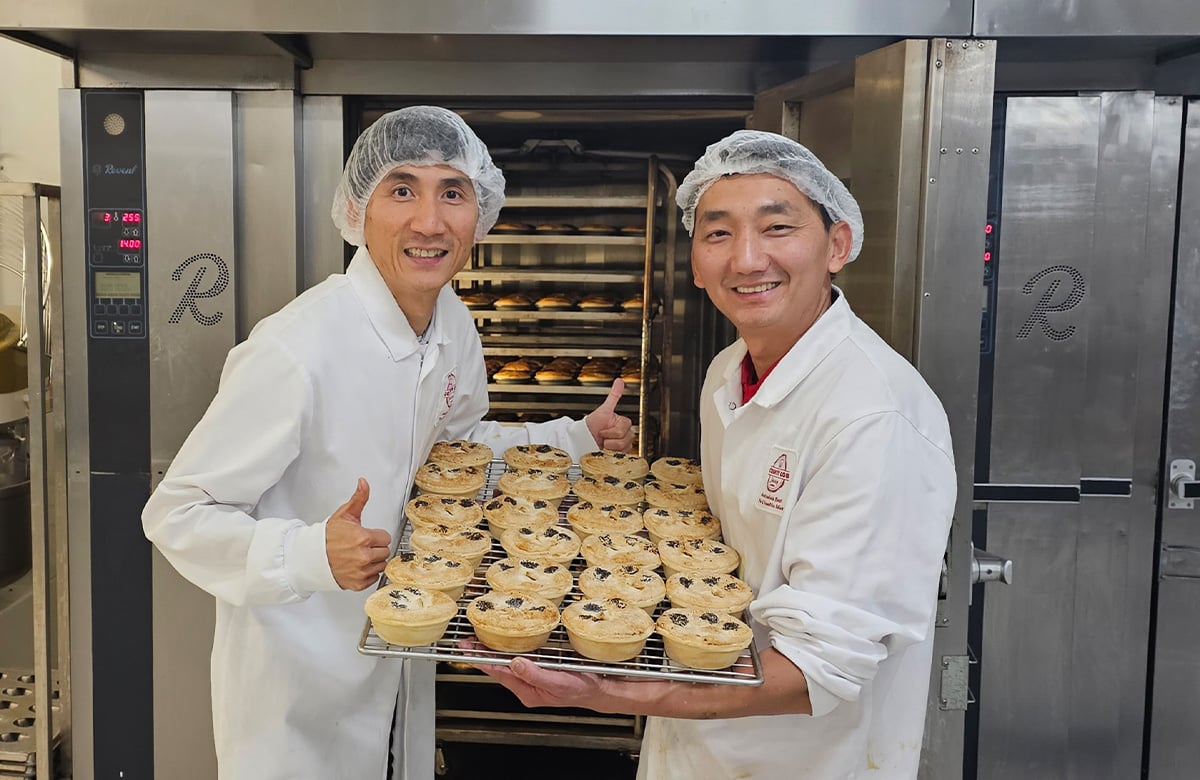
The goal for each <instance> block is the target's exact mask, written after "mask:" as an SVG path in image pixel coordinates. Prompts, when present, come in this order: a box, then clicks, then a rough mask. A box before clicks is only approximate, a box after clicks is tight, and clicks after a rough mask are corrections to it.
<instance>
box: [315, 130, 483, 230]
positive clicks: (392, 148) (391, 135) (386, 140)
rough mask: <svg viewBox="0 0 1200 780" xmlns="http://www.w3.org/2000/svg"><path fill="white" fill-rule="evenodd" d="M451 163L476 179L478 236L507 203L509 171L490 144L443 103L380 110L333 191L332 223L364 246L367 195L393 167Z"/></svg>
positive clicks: (354, 149)
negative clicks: (498, 164) (491, 151)
mask: <svg viewBox="0 0 1200 780" xmlns="http://www.w3.org/2000/svg"><path fill="white" fill-rule="evenodd" d="M401 165H415V166H424V165H448V166H450V167H451V168H453V169H455V170H456V171H459V172H461V173H462V174H463V175H465V176H467V177H468V178H469V179H470V180H471V184H473V185H474V187H475V200H476V201H477V202H478V204H479V221H478V222H477V223H476V225H475V240H476V241H478V240H479V239H481V238H483V237H484V236H485V235H487V232H488V231H489V230H491V229H492V226H493V225H495V224H496V218H497V217H498V216H499V215H500V207H501V206H503V205H504V174H503V173H501V172H500V169H499V168H497V167H496V166H495V165H494V164H493V163H492V157H491V155H489V154H488V150H487V146H485V145H484V143H483V141H481V140H479V136H477V135H475V132H474V131H473V130H471V128H470V127H467V123H466V122H464V121H463V120H462V117H460V116H459V115H458V114H456V113H454V112H453V111H449V110H447V109H445V108H440V107H438V106H410V107H409V108H402V109H400V110H398V111H392V112H390V113H387V114H384V115H383V116H381V117H380V118H379V119H378V120H376V122H375V123H374V124H372V125H371V126H370V127H368V128H367V129H366V132H364V133H363V134H362V135H360V136H359V137H358V140H357V141H355V142H354V148H353V149H351V150H350V157H349V159H347V160H346V168H345V170H343V171H342V180H341V181H340V182H338V186H337V190H336V191H335V192H334V193H333V210H332V214H333V224H335V225H337V227H338V230H340V231H341V233H342V238H344V239H346V242H347V243H349V244H353V245H354V246H362V245H363V243H364V241H365V239H364V238H363V217H364V215H365V214H366V212H367V201H369V200H370V199H371V193H373V192H374V191H375V188H376V187H377V186H379V182H381V181H383V177H384V176H386V175H387V174H388V173H389V172H390V171H391V170H392V169H393V168H396V167H397V166H401Z"/></svg>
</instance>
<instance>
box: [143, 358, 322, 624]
mask: <svg viewBox="0 0 1200 780" xmlns="http://www.w3.org/2000/svg"><path fill="white" fill-rule="evenodd" d="M312 402H313V401H312V388H311V386H310V384H309V380H308V377H307V375H306V374H305V372H304V370H303V368H302V367H301V366H300V365H299V363H298V362H297V361H296V360H295V359H294V358H293V357H292V356H291V355H289V354H288V353H287V351H286V350H285V348H284V347H283V346H282V345H281V344H279V343H277V342H276V341H275V340H273V339H271V338H269V337H265V336H260V337H258V338H255V337H254V336H251V338H250V340H249V341H247V342H245V343H243V344H241V345H239V346H237V347H235V348H234V349H233V350H232V351H231V352H230V353H229V357H228V358H227V360H226V362H225V369H224V371H223V372H222V375H221V383H220V389H219V390H218V391H217V395H216V397H215V398H214V399H213V401H212V404H211V405H210V406H209V407H208V411H206V412H205V414H204V417H203V418H201V420H200V422H199V423H198V424H197V425H196V427H195V428H194V429H193V430H192V432H191V434H190V435H189V436H188V438H187V440H186V441H185V442H184V444H183V446H182V447H181V448H180V450H179V453H178V454H177V455H176V456H175V459H174V461H173V462H172V463H171V467H170V469H168V471H167V474H166V476H165V477H164V478H163V481H162V482H161V483H160V484H159V486H158V487H157V488H156V489H155V491H154V493H153V494H152V495H151V496H150V500H149V502H148V503H147V504H146V507H145V509H144V510H143V511H142V527H143V529H144V531H145V534H146V538H148V539H149V540H150V541H151V542H153V543H154V545H155V546H156V547H157V548H158V549H159V550H160V551H161V552H162V554H163V555H164V556H165V557H166V558H167V560H168V561H170V563H171V565H172V566H174V567H175V568H176V569H177V570H178V571H179V573H180V574H182V575H183V576H184V577H185V578H187V579H188V580H189V581H191V582H192V583H194V584H195V585H197V586H199V587H200V588H203V589H204V590H205V591H207V592H209V593H211V594H212V595H213V596H215V597H217V598H219V599H221V600H223V601H227V602H229V603H231V604H237V605H241V604H286V603H289V602H294V601H300V600H302V599H305V598H307V597H308V596H309V595H310V594H311V593H312V592H314V591H318V590H338V585H337V583H336V581H334V579H333V574H332V572H331V571H330V568H329V561H328V558H327V556H326V552H325V522H324V519H320V518H310V521H311V522H305V520H302V519H300V518H294V517H256V516H254V514H252V513H253V512H254V511H255V507H256V506H257V505H258V503H259V499H260V498H261V497H262V496H263V494H264V493H266V492H267V491H268V490H270V489H271V488H272V487H273V486H274V485H275V484H276V483H277V482H279V480H280V478H281V477H282V476H283V474H284V472H285V471H286V470H287V468H288V466H289V465H290V464H291V463H292V462H293V461H294V460H295V459H296V457H297V455H298V454H299V453H300V448H301V446H302V441H303V437H304V430H305V428H306V427H307V425H308V423H309V420H310V419H311V417H312Z"/></svg>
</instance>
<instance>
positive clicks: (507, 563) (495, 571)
mask: <svg viewBox="0 0 1200 780" xmlns="http://www.w3.org/2000/svg"><path fill="white" fill-rule="evenodd" d="M484 577H485V578H486V579H487V584H488V585H489V586H491V588H492V589H493V590H506V591H515V592H517V593H532V594H533V595H535V596H541V597H542V598H544V599H546V600H547V601H549V602H550V603H551V604H553V605H554V606H556V607H557V606H558V605H559V603H561V602H562V600H563V596H565V595H567V593H568V592H569V591H570V590H571V586H573V585H574V584H575V578H574V577H572V576H571V570H570V569H568V568H567V567H566V566H564V565H562V564H559V563H550V562H549V561H544V560H534V559H532V558H501V559H500V560H498V561H496V562H495V563H493V564H492V565H491V566H489V567H488V569H487V573H486V574H485V575H484Z"/></svg>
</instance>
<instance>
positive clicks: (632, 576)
mask: <svg viewBox="0 0 1200 780" xmlns="http://www.w3.org/2000/svg"><path fill="white" fill-rule="evenodd" d="M579 590H580V592H581V593H583V595H584V596H587V597H588V598H589V599H608V598H618V599H622V600H624V601H627V602H629V603H630V604H632V605H633V606H635V607H639V608H641V609H644V610H646V611H647V612H650V613H653V612H654V608H655V607H657V606H658V605H659V603H661V602H662V600H663V597H664V596H665V595H666V585H665V584H664V583H663V580H662V577H660V576H658V574H656V573H655V572H654V571H652V570H651V569H642V568H639V567H637V566H630V565H625V566H613V567H611V568H610V567H608V566H589V567H588V568H586V569H584V570H583V571H582V572H580V574H579Z"/></svg>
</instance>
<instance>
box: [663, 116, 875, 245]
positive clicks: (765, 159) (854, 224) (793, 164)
mask: <svg viewBox="0 0 1200 780" xmlns="http://www.w3.org/2000/svg"><path fill="white" fill-rule="evenodd" d="M739 173H741V174H753V173H769V174H771V175H772V176H778V177H779V178H781V179H784V180H785V181H790V182H791V183H792V184H794V185H796V189H798V190H800V191H801V192H803V193H804V194H805V195H807V196H808V197H809V198H811V199H812V201H813V202H814V203H819V204H820V205H822V206H824V207H825V210H826V211H827V212H829V216H830V217H831V218H833V220H834V221H835V222H837V221H840V222H845V223H846V224H847V225H849V226H850V233H851V235H852V236H853V244H852V246H851V248H850V257H849V259H848V260H847V261H846V262H850V261H851V260H853V259H854V258H856V257H858V252H859V250H860V249H862V242H863V220H862V212H861V211H860V210H859V208H858V201H856V200H855V199H854V196H853V195H851V194H850V191H849V190H847V189H846V185H844V184H842V182H841V180H840V179H838V177H836V176H834V175H833V172H832V171H830V170H829V169H828V168H826V167H825V165H824V163H822V162H821V161H820V160H818V159H817V156H816V155H815V154H813V153H812V152H810V151H809V150H808V149H806V148H805V147H804V146H802V145H801V144H798V143H796V142H795V141H793V140H792V139H790V138H785V137H784V136H782V135H777V134H775V133H764V132H762V131H760V130H738V131H737V132H736V133H734V134H733V135H731V136H728V137H727V138H723V139H721V140H720V141H717V142H716V143H715V144H712V145H711V146H709V147H708V149H706V150H705V151H704V155H703V156H702V157H701V158H700V159H699V160H697V161H696V167H695V168H693V169H692V172H691V173H689V174H688V175H687V177H686V178H684V180H683V183H682V184H680V185H679V191H678V192H677V193H676V195H675V202H676V203H678V204H679V208H680V209H681V210H682V211H683V226H684V227H685V228H687V232H688V235H691V234H692V231H693V230H695V227H696V204H697V203H699V202H700V197H701V196H702V195H703V194H704V193H705V192H706V191H707V190H708V188H709V187H711V186H712V185H713V183H714V182H716V181H717V180H718V179H720V178H721V177H722V176H734V175H736V174H739Z"/></svg>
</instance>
